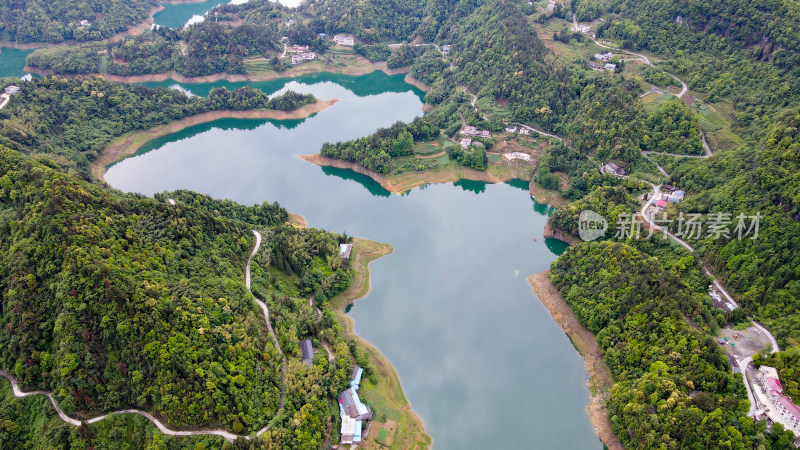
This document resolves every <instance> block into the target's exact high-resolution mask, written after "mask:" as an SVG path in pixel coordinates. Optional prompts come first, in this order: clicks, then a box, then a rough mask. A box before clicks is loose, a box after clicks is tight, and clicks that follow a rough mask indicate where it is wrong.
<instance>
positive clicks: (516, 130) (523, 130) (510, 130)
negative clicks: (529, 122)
mask: <svg viewBox="0 0 800 450" xmlns="http://www.w3.org/2000/svg"><path fill="white" fill-rule="evenodd" d="M506 133H511V134H522V135H525V136H527V135H529V134H531V130H529V129H527V128H524V127H518V126H514V125H512V126H508V127H506Z"/></svg>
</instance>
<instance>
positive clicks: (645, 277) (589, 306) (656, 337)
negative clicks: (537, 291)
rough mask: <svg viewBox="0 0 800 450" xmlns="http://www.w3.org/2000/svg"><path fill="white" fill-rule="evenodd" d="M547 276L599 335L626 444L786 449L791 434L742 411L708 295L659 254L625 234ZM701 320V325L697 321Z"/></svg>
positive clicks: (578, 251)
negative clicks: (711, 322)
mask: <svg viewBox="0 0 800 450" xmlns="http://www.w3.org/2000/svg"><path fill="white" fill-rule="evenodd" d="M551 278H552V281H553V284H554V285H555V286H556V287H558V288H559V290H560V291H561V294H562V296H563V297H564V299H565V300H566V301H567V303H568V304H569V305H570V307H571V308H572V309H573V311H575V314H576V315H577V316H578V318H579V319H580V321H581V322H582V323H584V324H585V325H586V326H587V327H588V328H589V329H590V330H591V331H592V332H594V333H596V334H597V341H598V343H599V344H600V348H601V349H602V351H603V356H604V359H605V360H606V362H607V363H608V365H609V367H610V368H611V371H612V372H613V374H614V376H615V380H616V383H615V385H614V387H613V388H612V390H611V397H610V398H609V400H608V409H609V418H610V420H611V424H612V426H613V427H614V431H615V433H616V434H617V436H618V437H619V438H620V440H621V441H622V443H623V444H624V445H626V446H627V447H630V448H660V447H662V446H663V448H756V447H758V448H775V449H778V448H786V447H787V446H788V445H791V442H792V439H793V435H792V433H791V432H788V431H786V432H784V431H783V430H782V428H780V427H773V430H772V432H767V431H766V430H765V422H763V421H761V422H757V423H754V422H753V421H752V419H750V418H748V417H745V416H744V414H745V413H746V412H747V409H748V402H747V400H746V394H745V392H744V386H743V385H742V384H741V382H740V378H738V376H737V375H734V374H733V373H732V372H731V370H730V367H729V364H728V361H727V358H726V357H725V354H724V353H723V351H722V350H721V349H720V347H719V346H718V345H717V344H716V342H715V341H714V339H712V338H711V337H710V336H709V334H707V333H708V332H710V331H711V328H709V327H708V326H707V325H705V326H704V325H700V326H698V325H695V326H694V327H693V326H690V325H689V324H688V323H687V320H688V321H690V322H692V323H694V324H697V323H698V322H700V323H703V322H704V321H703V320H700V321H697V320H693V318H694V317H697V316H699V317H703V316H706V317H709V316H710V311H709V309H710V302H709V300H708V298H707V297H706V296H704V295H703V294H702V293H697V292H693V291H692V290H691V289H689V288H688V287H687V286H686V285H685V284H684V283H683V282H682V281H681V279H680V278H679V277H678V276H676V275H674V274H672V273H669V272H668V271H666V270H664V269H663V268H662V267H661V265H660V264H659V262H658V261H657V260H656V259H655V258H651V257H648V256H646V255H644V254H642V253H641V252H639V251H638V250H636V249H635V248H632V247H630V246H628V245H626V244H624V243H610V242H601V243H586V244H581V245H578V246H575V247H572V248H570V249H568V250H567V252H566V253H564V254H563V255H562V256H561V257H560V258H559V259H558V260H556V262H554V263H553V266H552V272H551ZM695 328H701V329H699V330H698V329H695Z"/></svg>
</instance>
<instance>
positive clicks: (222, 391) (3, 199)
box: [0, 149, 373, 448]
mask: <svg viewBox="0 0 800 450" xmlns="http://www.w3.org/2000/svg"><path fill="white" fill-rule="evenodd" d="M0 170H2V173H0V249H2V257H1V258H2V262H0V289H2V294H3V304H2V311H3V314H2V316H0V322H2V325H3V327H4V330H8V331H6V332H5V333H3V334H2V335H0V341H2V344H3V349H4V351H3V353H2V354H0V358H1V359H2V365H3V367H5V368H8V370H9V372H11V373H12V374H13V375H14V376H15V377H16V378H17V379H18V380H19V381H20V382H21V384H22V385H23V386H24V388H25V389H37V388H38V389H42V388H43V389H48V390H52V391H53V395H54V396H55V398H56V401H57V402H58V403H59V405H60V406H61V407H62V408H63V409H64V410H65V411H66V412H67V413H69V414H72V415H73V416H78V417H85V416H86V415H88V416H90V417H91V416H93V415H95V414H98V413H101V412H105V411H109V410H115V409H123V408H131V407H134V408H139V409H143V410H146V411H150V412H152V413H154V414H156V415H157V416H159V417H161V418H162V420H166V421H167V422H168V423H169V424H170V425H172V426H174V427H186V426H192V427H210V426H222V427H224V428H226V429H229V430H231V431H232V432H234V433H247V432H249V431H252V430H255V429H259V428H261V427H263V426H265V425H266V424H267V423H269V424H270V425H271V428H270V431H269V432H268V433H267V434H266V435H265V437H264V438H263V440H264V441H265V442H266V443H271V444H272V445H276V446H279V447H281V448H317V447H319V446H320V445H321V444H322V442H323V441H324V440H325V439H326V438H327V437H329V434H330V432H331V431H330V429H329V424H330V423H331V421H333V420H334V419H335V416H337V415H338V409H337V408H336V398H337V397H338V393H339V392H340V391H341V390H342V389H343V388H344V387H345V386H346V384H347V380H348V376H349V368H350V367H351V366H352V364H353V361H354V360H356V361H358V362H359V363H360V364H361V365H362V367H365V368H366V369H367V373H368V374H370V373H373V369H372V368H371V365H370V363H369V361H368V360H367V359H366V357H365V355H364V354H362V353H361V352H360V351H359V350H358V349H357V348H356V344H355V342H354V341H352V340H350V339H346V338H344V336H343V334H342V331H341V326H340V324H339V323H338V321H337V320H336V318H335V315H334V313H333V311H332V310H331V309H330V307H329V305H328V302H327V299H329V298H331V297H332V296H334V295H336V294H337V293H339V292H341V291H342V290H343V289H345V288H346V287H347V286H348V285H349V283H350V279H351V277H352V275H351V270H350V268H349V266H348V265H347V262H346V261H342V259H341V257H340V255H339V243H341V242H346V241H347V240H349V238H348V237H347V236H343V235H338V234H333V233H328V232H325V231H321V230H315V229H303V228H297V227H294V226H290V225H284V223H285V221H286V219H287V218H288V215H287V213H286V211H285V210H284V209H283V208H281V207H280V206H278V205H277V204H267V203H265V204H263V205H257V206H254V207H245V206H242V205H238V204H236V203H233V202H230V201H218V200H214V199H212V198H210V197H208V196H205V195H200V194H195V193H192V192H188V191H179V192H174V193H170V194H159V195H156V196H155V198H152V199H151V198H146V197H142V196H139V195H131V194H121V193H117V192H114V191H110V190H107V189H104V188H102V187H99V186H95V185H92V184H89V183H87V182H84V181H81V180H79V179H76V178H74V177H72V176H70V175H68V174H65V173H63V172H59V171H57V170H55V169H52V168H50V167H47V166H45V165H43V164H41V163H38V162H35V161H33V160H32V159H30V158H28V157H25V156H23V155H22V154H20V153H17V152H13V151H11V150H7V149H3V150H2V151H0ZM167 196H169V198H171V199H173V200H175V202H176V204H175V205H174V206H173V205H170V203H169V202H167ZM250 227H258V228H259V229H261V230H262V233H264V236H265V242H264V244H263V247H262V249H261V251H260V252H259V253H258V254H257V255H256V257H255V261H254V262H255V264H254V267H253V292H254V293H255V294H256V295H257V296H258V297H260V298H262V299H264V300H265V301H266V302H267V303H268V305H269V308H270V316H271V317H270V318H271V320H272V321H273V323H274V324H275V330H276V333H277V337H278V340H279V343H280V350H282V354H281V351H280V350H279V349H278V348H277V347H276V346H275V345H274V344H273V341H272V339H271V338H270V337H269V333H268V331H267V329H266V326H265V324H264V316H263V313H262V312H261V310H260V309H259V308H258V306H257V305H256V303H255V302H254V301H253V298H252V296H251V295H250V294H249V293H248V292H247V290H246V289H245V286H244V282H243V276H244V272H243V271H244V265H245V262H246V259H247V256H248V255H249V253H250V250H251V249H252V246H253V243H254V240H253V236H252V234H251V233H250ZM309 298H311V299H312V302H313V303H311V305H310V304H309ZM43 299H47V300H48V301H43ZM312 305H313V307H312ZM313 308H320V309H321V312H320V316H319V317H318V315H317V312H316V311H315V310H314V309H313ZM306 338H308V339H312V340H313V342H314V345H315V347H316V349H317V353H318V355H319V356H318V357H317V358H315V360H314V365H313V366H312V367H311V368H306V367H305V366H304V365H303V364H302V363H300V362H299V360H300V353H299V341H300V340H301V339H306ZM325 345H329V346H330V347H329V348H331V351H332V352H333V353H332V359H331V360H330V361H329V359H328V357H327V355H326V351H325V350H324V349H323V347H324V346H325ZM284 356H285V357H286V358H288V364H285V363H284V362H283V357H284ZM284 365H285V366H286V369H285V370H286V378H287V381H286V384H285V386H283V385H282V382H281V371H282V370H283V369H282V368H283V366H284ZM284 395H285V404H284V407H283V408H282V409H280V404H283V403H284V402H282V401H281V400H282V398H283V396H284ZM7 401H8V400H7ZM3 405H5V406H3V407H5V408H11V406H9V405H8V404H7V403H4V404H3ZM45 406H49V405H48V404H46V403H45ZM23 407H24V406H23V405H17V406H16V407H15V408H23ZM36 409H37V410H39V412H38V413H37V414H45V415H46V414H49V412H48V411H47V409H46V408H44V407H43V406H42V405H41V404H37V406H36ZM9 414H10V415H9V416H8V419H7V420H6V421H5V423H4V425H3V426H4V428H3V430H0V439H5V441H4V442H9V443H10V442H39V441H37V440H38V439H55V438H56V437H58V438H59V439H65V440H72V441H73V442H76V443H80V442H92V439H94V438H95V437H96V438H101V436H107V435H108V433H112V432H113V433H115V434H117V435H119V434H120V431H119V430H118V428H119V426H120V422H122V423H128V425H126V427H127V428H128V431H127V432H124V433H123V434H131V433H134V435H135V436H142V435H144V436H146V437H143V439H145V440H151V439H152V440H154V441H155V440H157V439H161V438H162V437H160V436H153V435H152V434H153V431H152V429H151V428H152V427H150V426H148V425H147V424H145V423H143V422H142V421H140V419H135V418H114V419H113V420H112V421H110V422H105V421H103V422H100V423H98V424H94V425H92V426H91V427H89V428H90V429H89V430H82V429H77V430H73V429H70V428H69V427H65V426H59V427H57V428H56V430H57V431H55V430H54V431H51V432H49V433H46V434H45V435H44V436H36V435H30V434H28V433H23V434H21V435H20V427H21V426H23V425H26V424H27V423H29V422H27V421H26V420H25V419H24V418H23V416H18V415H15V414H13V413H11V412H9ZM47 420H52V419H47ZM114 430H117V431H114ZM3 431H5V432H6V434H4V433H3ZM199 441H201V439H198V440H197V442H199ZM206 441H213V439H206ZM44 442H47V441H46V440H45V441H44ZM178 442H179V443H180V442H181V441H178ZM176 445H177V444H176ZM180 445H183V443H181V444H180ZM169 448H182V447H174V446H173V447H169Z"/></svg>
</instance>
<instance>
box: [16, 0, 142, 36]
mask: <svg viewBox="0 0 800 450" xmlns="http://www.w3.org/2000/svg"><path fill="white" fill-rule="evenodd" d="M156 5H157V2H156V1H154V0H128V1H124V2H120V1H113V0H95V1H92V2H77V1H74V0H26V1H24V2H19V1H13V0H3V1H2V2H0V40H4V41H13V42H21V43H25V42H61V41H65V40H71V39H74V40H77V41H94V40H99V39H106V38H109V37H111V36H112V35H114V34H115V33H119V32H122V31H125V30H127V29H128V28H129V27H131V26H133V25H135V24H138V23H140V22H142V21H143V20H144V19H145V18H147V15H148V14H149V12H150V9H151V8H153V7H155V6H156ZM82 20H88V21H89V22H90V25H89V26H85V27H82V26H81V21H82Z"/></svg>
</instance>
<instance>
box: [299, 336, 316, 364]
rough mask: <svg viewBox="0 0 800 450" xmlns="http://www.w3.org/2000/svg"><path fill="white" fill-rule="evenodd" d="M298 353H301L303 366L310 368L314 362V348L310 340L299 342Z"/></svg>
mask: <svg viewBox="0 0 800 450" xmlns="http://www.w3.org/2000/svg"><path fill="white" fill-rule="evenodd" d="M300 351H301V352H302V353H303V364H305V365H307V366H310V365H311V362H312V361H313V360H314V346H313V345H312V344H311V340H310V339H303V340H302V341H300Z"/></svg>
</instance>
